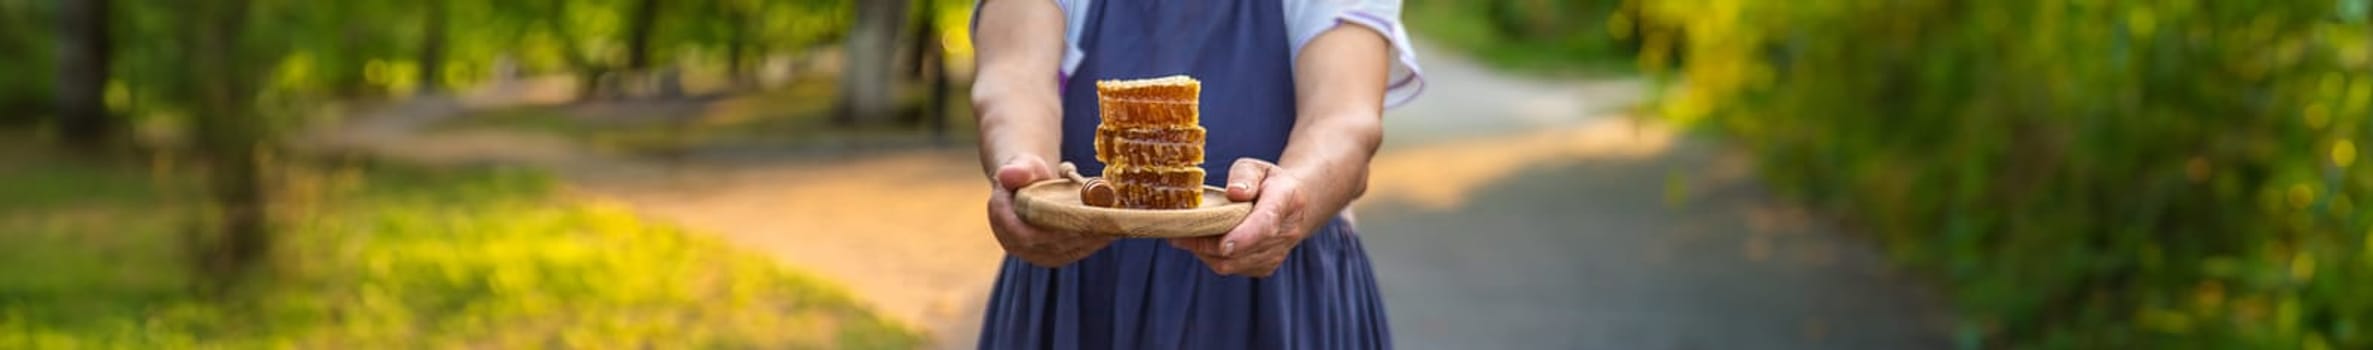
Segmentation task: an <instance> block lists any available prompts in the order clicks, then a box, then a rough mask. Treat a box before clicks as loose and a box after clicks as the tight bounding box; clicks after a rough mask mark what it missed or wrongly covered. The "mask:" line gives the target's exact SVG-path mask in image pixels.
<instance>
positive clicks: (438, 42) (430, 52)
mask: <svg viewBox="0 0 2373 350" xmlns="http://www.w3.org/2000/svg"><path fill="white" fill-rule="evenodd" d="M425 2H427V3H428V4H427V6H428V9H427V10H428V11H427V13H425V14H424V15H423V16H422V17H425V18H423V19H422V23H421V25H422V26H423V28H422V35H421V37H420V89H419V91H420V94H421V95H428V94H431V93H436V92H437V91H438V90H440V89H443V88H444V82H445V79H443V78H444V77H445V31H446V29H445V7H446V4H445V2H446V0H425Z"/></svg>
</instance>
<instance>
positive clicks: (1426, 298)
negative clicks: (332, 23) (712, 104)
mask: <svg viewBox="0 0 2373 350" xmlns="http://www.w3.org/2000/svg"><path fill="white" fill-rule="evenodd" d="M1421 54H1422V55H1423V57H1424V59H1425V60H1426V63H1427V66H1426V69H1427V73H1428V83H1429V87H1428V90H1427V91H1426V94H1425V96H1423V97H1422V98H1420V99H1419V100H1418V101H1417V102H1415V103H1413V104H1411V105H1408V106H1404V107H1403V108H1399V109H1395V110H1393V111H1391V112H1388V113H1387V116H1386V119H1387V125H1386V132H1387V135H1388V136H1387V139H1388V141H1387V143H1386V145H1385V147H1384V149H1383V151H1381V153H1379V154H1378V155H1377V158H1376V161H1375V164H1374V171H1373V174H1372V181H1373V183H1372V185H1371V186H1370V188H1371V191H1370V194H1369V197H1368V198H1366V199H1364V200H1362V201H1361V202H1360V203H1359V204H1358V206H1357V208H1356V212H1357V213H1358V217H1359V224H1358V228H1359V231H1360V235H1361V236H1362V239H1363V240H1364V242H1365V243H1366V245H1367V246H1368V250H1369V252H1370V254H1371V257H1372V259H1373V260H1374V262H1375V265H1376V267H1377V271H1376V272H1377V274H1378V278H1377V279H1378V281H1379V283H1380V284H1381V287H1382V288H1383V294H1384V296H1385V300H1386V302H1387V304H1388V305H1387V307H1388V309H1389V315H1390V316H1391V317H1392V324H1393V331H1394V338H1395V339H1396V340H1397V341H1398V342H1399V345H1401V346H1402V347H1404V348H1413V349H1456V348H1488V349H1564V348H1618V349H1698V348H1782V349H1786V348H1884V349H1895V348H1937V347H1945V346H1947V345H1949V343H1947V342H1946V339H1947V337H1946V334H1947V330H1948V327H1949V324H1950V320H1949V316H1948V315H1947V314H1945V313H1944V312H1943V311H1942V310H1943V308H1942V307H1941V305H1942V304H1941V301H1940V300H1939V299H1938V298H1937V297H1936V296H1934V295H1932V293H1930V292H1928V291H1927V289H1926V288H1924V287H1922V286H1921V283H1919V282H1917V281H1916V280H1915V279H1914V278H1912V277H1911V276H1908V275H1906V274H1904V273H1901V272H1898V271H1895V270H1893V269H1891V268H1890V267H1889V266H1888V265H1887V264H1886V263H1885V262H1884V261H1883V260H1884V259H1881V256H1880V255H1879V253H1878V252H1877V251H1876V247H1875V246H1874V245H1872V244H1870V243H1869V242H1867V241H1865V240H1863V239H1861V238H1859V237H1855V236H1851V235H1846V234H1841V233H1839V232H1838V231H1837V230H1836V226H1835V225H1833V224H1830V223H1828V222H1825V221H1824V220H1820V219H1818V217H1817V216H1815V215H1812V214H1809V213H1807V212H1805V211H1803V210H1801V209H1798V208H1795V207H1792V206H1789V205H1786V204H1784V203H1782V202H1780V201H1777V200H1774V199H1772V198H1771V197H1769V196H1768V195H1766V194H1765V192H1764V191H1763V190H1762V188H1761V187H1759V186H1758V185H1757V184H1756V181H1755V180H1754V179H1753V175H1752V172H1751V169H1750V168H1751V166H1750V164H1749V160H1748V159H1746V158H1744V157H1742V156H1740V155H1738V154H1737V153H1736V152H1732V151H1729V150H1727V149H1725V148H1724V147H1721V146H1719V144H1718V143H1715V142H1711V141H1709V140H1704V139H1700V138H1694V137H1690V136H1686V135H1684V134H1682V133H1679V132H1677V131H1676V130H1672V129H1670V128H1667V127H1664V126H1661V125H1659V124H1656V123H1653V122H1643V121H1639V120H1636V119H1634V118H1629V117H1627V114H1626V113H1625V112H1626V110H1625V108H1626V107H1627V106H1630V105H1633V104H1635V103H1637V102H1638V101H1639V100H1640V98H1641V96H1642V95H1643V93H1644V90H1645V89H1647V87H1646V86H1644V85H1642V83H1640V82H1638V81H1636V80H1628V79H1612V80H1588V79H1583V80H1573V81H1551V80H1541V79H1533V78H1519V77H1515V76H1513V75H1509V74H1504V73H1500V72H1495V71H1491V70H1488V69H1485V68H1483V67H1481V66H1479V65H1477V64H1475V63H1472V62H1469V61H1466V60H1462V59H1460V58H1458V57H1454V56H1448V55H1443V54H1440V53H1439V52H1438V51H1430V50H1429V51H1425V52H1421ZM399 134H400V133H399ZM415 137H416V138H415V139H410V140H406V141H404V142H403V143H407V144H423V143H426V144H440V145H444V146H446V147H450V148H455V149H452V150H443V151H438V154H431V155H426V156H425V158H428V159H446V160H450V159H449V158H450V157H454V156H464V157H466V156H467V155H472V154H491V155H497V156H487V157H481V158H495V159H492V160H486V159H479V160H476V161H497V162H511V163H529V164H535V165H540V166H546V167H550V168H553V169H556V170H557V172H559V173H561V174H562V176H563V177H564V178H566V179H567V181H568V182H569V183H570V184H571V187H572V188H574V189H575V190H576V191H577V192H580V193H585V194H588V195H590V196H594V197H599V198H606V199H609V200H616V201H621V202H624V203H626V204H629V205H631V206H633V207H635V208H637V209H638V210H640V211H642V212H643V213H645V214H646V215H649V216H652V217H656V218H661V219H665V220H669V221H673V222H677V223H680V224H683V225H686V226H688V227H691V228H694V229H696V230H697V231H701V232H709V233H714V234H716V235H718V237H720V238H722V239H724V240H726V241H728V242H730V243H732V244H734V245H737V246H740V247H742V248H744V249H748V250H751V251H757V252H763V253H765V254H768V255H770V256H773V257H776V258H778V259H779V260H781V261H783V262H784V263H786V264H789V265H792V266H796V267H798V268H800V269H803V270H806V271H810V272H814V273H817V274H820V275H823V276H824V277H827V278H831V279H833V280H837V281H839V282H841V283H843V284H845V285H847V286H848V287H849V288H850V290H851V291H852V292H853V294H855V295H856V296H857V297H858V298H859V299H860V300H862V301H863V302H865V303H867V304H870V305H871V306H873V307H874V308H876V309H877V310H879V311H881V312H883V313H884V314H886V315H888V316H890V317H893V318H896V319H899V320H902V321H904V322H907V323H908V324H910V325H912V326H915V327H917V328H919V329H920V330H922V331H926V332H928V333H929V334H930V335H931V337H932V338H933V339H935V340H936V341H937V347H940V348H968V347H970V346H971V345H972V339H974V338H975V337H976V336H977V330H978V329H979V320H980V318H981V310H982V306H983V304H984V299H985V298H986V297H987V294H988V293H987V290H988V288H989V286H990V283H991V282H992V279H993V278H994V277H995V274H996V269H995V267H996V266H997V262H998V259H1000V257H1001V256H1002V255H1001V253H1000V252H999V250H998V248H997V245H996V243H995V242H994V241H993V240H991V238H990V236H989V233H988V232H987V229H986V222H985V220H984V219H983V214H982V208H983V199H984V198H986V197H984V196H985V195H986V193H987V192H986V191H987V190H988V184H987V183H986V182H985V181H984V180H982V179H981V176H980V175H979V170H978V168H977V166H976V165H975V161H974V160H973V150H971V149H970V148H969V147H949V148H934V147H923V146H914V145H905V144H900V143H887V144H878V145H854V146H848V147H836V148H833V150H831V151H826V152H817V151H812V150H806V151H803V150H750V149H720V150H711V151H698V150H696V151H693V152H688V153H686V154H684V155H681V156H678V157H673V158H670V159H668V160H665V161H658V160H645V159H631V158H620V157H604V156H587V155H586V154H585V152H571V151H568V150H567V147H559V146H554V142H556V141H554V140H549V139H539V138H527V139H525V140H527V141H524V143H515V144H508V145H506V144H504V141H488V140H503V139H507V138H506V137H503V136H497V135H472V134H463V135H415ZM399 138H400V137H399ZM419 138H428V139H419ZM435 138H452V139H449V140H443V141H439V140H436V139H435ZM481 141H484V142H483V143H486V144H483V145H476V146H472V145H473V144H474V142H481ZM415 158H419V157H415Z"/></svg>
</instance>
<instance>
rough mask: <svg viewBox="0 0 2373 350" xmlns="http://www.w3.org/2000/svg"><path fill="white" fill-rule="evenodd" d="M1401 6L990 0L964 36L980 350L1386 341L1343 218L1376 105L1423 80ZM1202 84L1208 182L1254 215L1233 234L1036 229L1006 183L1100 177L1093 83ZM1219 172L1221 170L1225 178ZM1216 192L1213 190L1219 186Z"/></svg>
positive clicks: (1361, 181) (1390, 1) (1362, 261)
mask: <svg viewBox="0 0 2373 350" xmlns="http://www.w3.org/2000/svg"><path fill="white" fill-rule="evenodd" d="M1399 11H1400V4H1399V1H1397V0H1282V1H1281V0H1102V1H1089V0H983V1H981V3H980V4H979V5H978V9H977V11H976V12H975V18H974V23H973V26H974V28H975V30H974V36H973V44H974V46H975V47H977V48H978V52H979V62H978V67H979V72H980V73H979V76H978V79H977V80H976V82H975V84H974V85H973V93H972V99H973V105H974V107H975V110H977V111H979V115H978V117H979V118H980V136H981V138H980V139H981V145H980V146H981V158H980V159H981V165H982V168H983V170H984V171H985V172H986V173H987V174H988V175H989V177H990V178H991V179H992V181H991V182H993V183H994V184H995V186H996V187H995V189H994V190H993V191H991V194H990V195H989V208H988V215H989V225H990V226H991V228H992V231H994V232H995V233H996V236H997V241H998V243H1000V244H1001V245H1003V246H1004V248H1005V251H1006V255H1007V258H1006V259H1005V263H1004V266H1003V267H1002V271H1001V272H1000V273H999V276H998V280H997V285H996V288H995V290H994V291H993V292H992V295H991V296H990V298H989V306H988V316H987V319H986V320H984V324H983V326H982V329H981V338H980V347H982V348H998V349H1007V348H1030V349H1040V348H1049V349H1073V348H1092V349H1104V348H1119V349H1169V348H1197V349H1201V348H1221V349H1244V348H1261V349H1274V348H1296V349H1302V348H1329V349H1345V348H1363V349H1364V348H1389V347H1391V337H1390V332H1388V331H1387V327H1386V322H1385V316H1384V307H1383V302H1382V300H1381V299H1380V296H1378V295H1377V292H1376V282H1375V281H1376V280H1375V276H1374V273H1373V272H1372V271H1371V270H1370V268H1369V264H1368V257H1367V253H1366V252H1365V251H1364V249H1363V248H1361V247H1360V242H1359V237H1357V236H1356V235H1354V234H1353V232H1352V229H1351V225H1350V222H1349V220H1348V219H1347V218H1346V216H1347V215H1345V214H1346V208H1348V207H1349V206H1350V204H1351V202H1352V200H1354V199H1357V198H1359V196H1360V194H1361V193H1362V192H1363V191H1365V190H1366V186H1367V174H1368V161H1369V158H1370V157H1371V156H1373V155H1374V154H1375V152H1376V148H1377V145H1378V143H1379V142H1381V140H1382V138H1383V127H1382V125H1381V120H1380V118H1381V115H1382V113H1383V110H1384V108H1385V106H1386V105H1388V104H1395V103H1398V102H1401V101H1405V100H1407V99H1408V98H1410V97H1413V96H1414V95H1415V92H1416V91H1417V90H1419V88H1420V86H1421V85H1422V83H1421V82H1420V81H1419V79H1418V77H1417V66H1416V59H1415V57H1414V55H1412V54H1411V52H1410V50H1409V46H1408V40H1407V39H1406V37H1407V34H1406V32H1405V31H1403V30H1402V28H1401V25H1400V24H1399V23H1398V22H1399V21H1398V18H1399ZM1177 74H1184V75H1188V76H1193V77H1195V78H1197V79H1200V80H1201V81H1202V84H1203V101H1202V102H1203V103H1202V108H1203V111H1202V115H1203V119H1202V123H1203V126H1204V127H1206V128H1208V129H1210V130H1211V133H1210V135H1209V138H1208V140H1207V141H1206V147H1207V149H1206V150H1205V152H1206V154H1208V157H1209V158H1211V159H1235V161H1234V162H1232V163H1230V162H1208V163H1206V164H1205V165H1204V167H1205V169H1204V171H1205V172H1208V173H1211V174H1222V173H1224V174H1227V175H1226V176H1224V177H1222V176H1211V177H1209V180H1212V181H1215V182H1216V181H1225V186H1226V187H1227V189H1228V198H1229V199H1230V200H1234V201H1250V202H1253V212H1252V215H1251V216H1250V217H1249V218H1247V219H1245V220H1244V222H1243V223H1242V224H1240V225H1238V226H1236V227H1235V228H1234V229H1233V230H1231V231H1229V232H1228V233H1227V234H1226V235H1224V236H1214V237H1201V238H1186V239H1171V240H1168V241H1167V242H1162V241H1156V240H1148V239H1119V240H1116V239H1113V238H1110V237H1104V236H1098V235H1091V234H1082V233H1075V232H1060V231H1053V230H1046V229H1041V228H1037V227H1032V226H1031V225H1030V224H1028V223H1025V222H1023V221H1022V220H1020V219H1019V218H1017V217H1016V216H1015V214H1014V212H1013V207H1012V203H1013V191H1014V190H1016V189H1019V188H1021V187H1022V186H1024V185H1028V184H1030V183H1033V182H1037V181H1040V180H1046V179H1054V178H1056V177H1057V176H1058V174H1056V172H1055V170H1054V169H1055V168H1054V167H1052V166H1050V165H1051V164H1053V163H1054V162H1055V161H1056V160H1061V161H1069V162H1073V163H1076V164H1078V165H1079V166H1080V171H1081V172H1082V173H1086V174H1090V175H1093V174H1098V173H1101V172H1102V171H1103V168H1104V165H1103V164H1101V163H1099V162H1097V161H1096V158H1095V153H1094V150H1093V149H1092V145H1091V143H1092V142H1091V139H1090V138H1091V137H1092V136H1093V134H1094V133H1095V129H1096V125H1097V123H1098V121H1099V118H1098V115H1097V111H1096V108H1097V106H1096V90H1095V81H1097V80H1112V79H1134V78H1147V77H1158V76H1166V75H1177ZM1220 166H1225V168H1220ZM1209 185H1214V186H1217V185H1220V184H1219V183H1210V184H1209Z"/></svg>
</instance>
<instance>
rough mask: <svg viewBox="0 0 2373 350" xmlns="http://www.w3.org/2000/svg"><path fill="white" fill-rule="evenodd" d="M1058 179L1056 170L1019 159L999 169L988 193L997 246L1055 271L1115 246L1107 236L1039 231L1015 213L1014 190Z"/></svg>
mask: <svg viewBox="0 0 2373 350" xmlns="http://www.w3.org/2000/svg"><path fill="white" fill-rule="evenodd" d="M1056 176H1057V175H1055V170H1054V168H1053V167H1049V166H1047V165H1046V161H1045V160H1041V159H1038V157H1034V156H1020V157H1016V158H1014V159H1013V160H1011V161H1007V162H1005V165H1004V166H1000V167H998V168H997V188H994V189H991V190H990V191H989V192H990V193H989V230H990V231H995V233H996V234H997V244H998V245H1001V246H1004V247H1005V253H1006V254H1013V256H1015V257H1019V258H1022V261H1027V262H1030V264H1031V265H1038V266H1039V267H1048V268H1053V267H1062V266H1063V265H1070V264H1071V263H1072V262H1075V261H1079V259H1081V258H1086V257H1088V255H1091V254H1095V253H1096V251H1097V250H1102V249H1104V246H1105V245H1107V244H1111V243H1112V238H1111V237H1106V236H1098V235H1092V234H1082V233H1077V232H1063V231H1054V230H1045V229H1039V228H1038V227H1035V226H1030V223H1027V222H1022V218H1021V217H1020V216H1016V215H1015V214H1014V212H1013V194H1014V191H1015V190H1020V189H1022V187H1024V186H1029V185H1030V184H1032V183H1037V182H1038V181H1041V180H1048V179H1054V178H1055V177H1056Z"/></svg>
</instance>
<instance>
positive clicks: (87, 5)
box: [56, 0, 114, 149]
mask: <svg viewBox="0 0 2373 350" xmlns="http://www.w3.org/2000/svg"><path fill="white" fill-rule="evenodd" d="M108 5H109V1H108V0H65V1H60V2H59V3H58V20H57V26H58V28H57V31H58V42H57V45H58V52H57V55H58V61H57V69H58V71H57V92H56V94H57V96H56V98H57V102H56V103H57V107H56V108H57V118H58V128H59V131H60V132H59V135H60V136H61V137H60V139H61V140H63V141H66V142H67V143H70V144H73V145H75V146H77V147H78V148H84V149H90V148H93V147H96V146H97V145H98V144H100V143H103V142H105V140H106V139H107V138H108V137H109V136H110V134H112V132H111V131H112V130H113V128H114V125H113V124H114V122H113V121H112V120H110V118H109V117H108V116H107V103H106V100H105V98H104V96H105V93H106V89H107V76H108V74H107V73H108V67H109V62H111V61H112V58H113V56H112V54H111V52H110V51H113V50H112V48H113V45H111V44H112V43H113V41H112V40H110V39H111V38H110V37H109V33H108V30H107V26H108V25H107V23H108V8H109V6H108Z"/></svg>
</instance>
